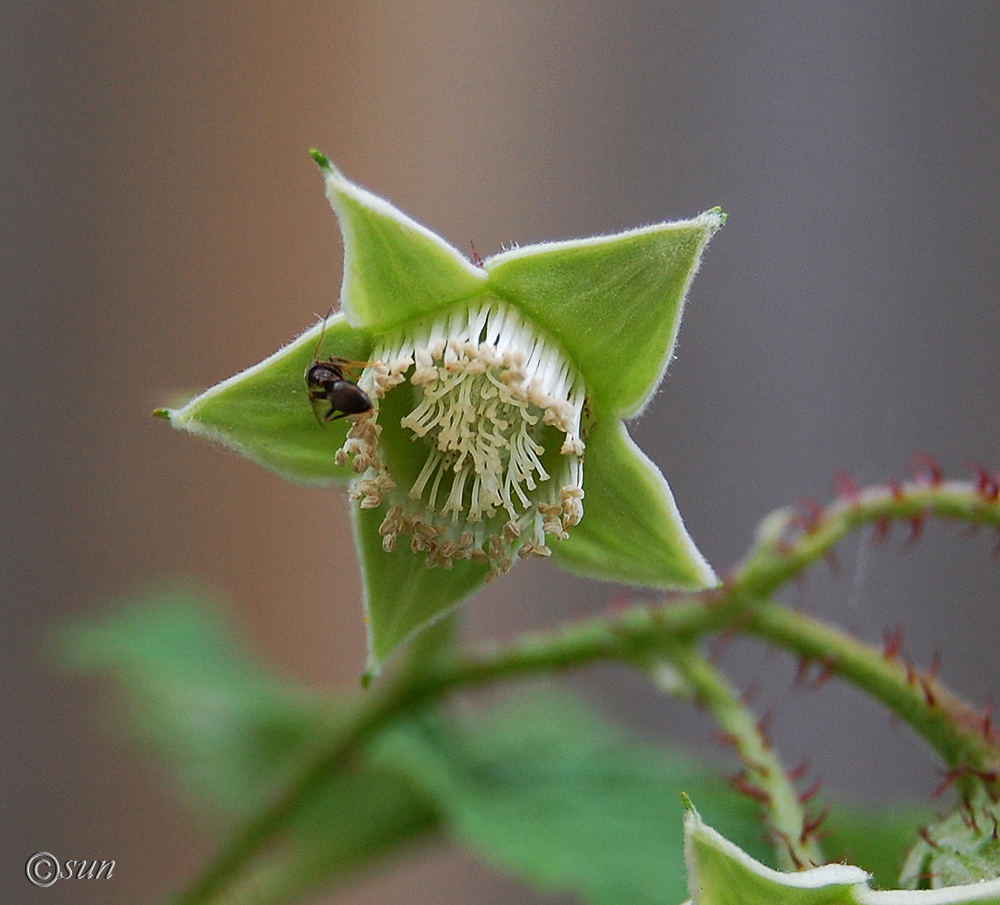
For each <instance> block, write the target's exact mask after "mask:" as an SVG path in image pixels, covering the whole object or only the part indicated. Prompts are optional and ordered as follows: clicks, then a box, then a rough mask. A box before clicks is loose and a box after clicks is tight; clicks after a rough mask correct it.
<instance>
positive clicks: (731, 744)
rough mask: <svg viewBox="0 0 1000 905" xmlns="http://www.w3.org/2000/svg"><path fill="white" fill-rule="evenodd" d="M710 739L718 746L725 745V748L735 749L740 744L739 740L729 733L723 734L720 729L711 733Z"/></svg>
mask: <svg viewBox="0 0 1000 905" xmlns="http://www.w3.org/2000/svg"><path fill="white" fill-rule="evenodd" d="M712 738H714V739H715V740H716V741H717V742H718V743H719V744H720V745H725V746H726V747H727V748H735V747H736V746H737V745H739V743H740V740H739V739H738V738H737V737H736V736H735V735H733V734H732V733H731V732H723V731H722V730H721V729H718V730H716V731H715V732H713V733H712Z"/></svg>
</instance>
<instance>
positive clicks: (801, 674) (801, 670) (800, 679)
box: [792, 657, 812, 688]
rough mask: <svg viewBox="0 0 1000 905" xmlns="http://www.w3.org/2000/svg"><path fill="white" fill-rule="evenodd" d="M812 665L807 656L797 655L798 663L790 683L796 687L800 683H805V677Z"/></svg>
mask: <svg viewBox="0 0 1000 905" xmlns="http://www.w3.org/2000/svg"><path fill="white" fill-rule="evenodd" d="M811 665H812V661H811V660H809V659H808V658H807V657H799V665H798V668H797V669H796V670H795V678H794V679H792V685H793V686H795V687H796V688H797V687H799V686H800V685H805V684H806V678H807V677H808V676H809V667H810V666H811Z"/></svg>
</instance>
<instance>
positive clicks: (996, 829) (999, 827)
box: [983, 808, 1000, 841]
mask: <svg viewBox="0 0 1000 905" xmlns="http://www.w3.org/2000/svg"><path fill="white" fill-rule="evenodd" d="M983 813H984V814H985V815H986V816H987V817H989V818H990V820H992V821H993V839H994V841H995V840H996V839H997V838H998V834H1000V821H998V820H997V815H996V814H994V813H993V812H992V811H991V810H990V809H989V808H983Z"/></svg>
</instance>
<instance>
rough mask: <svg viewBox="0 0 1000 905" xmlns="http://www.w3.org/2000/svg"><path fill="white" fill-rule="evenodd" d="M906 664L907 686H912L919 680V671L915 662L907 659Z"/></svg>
mask: <svg viewBox="0 0 1000 905" xmlns="http://www.w3.org/2000/svg"><path fill="white" fill-rule="evenodd" d="M904 662H905V663H906V684H907V685H912V684H913V683H914V682H915V681H916V680H917V670H916V669H915V668H914V666H913V662H912V661H911V660H910V659H909V657H907V658H906V660H905V661H904Z"/></svg>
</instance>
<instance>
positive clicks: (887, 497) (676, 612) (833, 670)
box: [175, 474, 1000, 905]
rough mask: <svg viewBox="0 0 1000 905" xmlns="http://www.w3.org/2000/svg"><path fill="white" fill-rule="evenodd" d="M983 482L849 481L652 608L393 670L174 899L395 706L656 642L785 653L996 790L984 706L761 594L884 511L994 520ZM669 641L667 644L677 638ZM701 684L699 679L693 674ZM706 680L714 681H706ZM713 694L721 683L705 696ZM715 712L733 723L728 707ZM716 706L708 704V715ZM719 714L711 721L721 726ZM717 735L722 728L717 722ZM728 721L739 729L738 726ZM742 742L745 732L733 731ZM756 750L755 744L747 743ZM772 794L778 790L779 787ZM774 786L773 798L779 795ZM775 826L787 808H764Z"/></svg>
mask: <svg viewBox="0 0 1000 905" xmlns="http://www.w3.org/2000/svg"><path fill="white" fill-rule="evenodd" d="M998 497H1000V492H998V489H997V484H996V482H995V480H994V479H993V478H991V477H988V476H983V475H981V476H980V480H979V482H978V484H975V483H971V482H945V481H943V480H940V479H939V478H938V477H937V476H936V475H934V474H932V475H931V479H930V480H929V481H928V480H924V481H919V480H918V481H917V482H915V483H911V484H902V485H900V484H890V485H887V486H880V487H874V488H868V489H866V490H853V489H852V488H846V490H845V493H844V494H843V495H842V497H841V499H839V500H838V501H837V502H835V503H833V504H832V505H830V506H829V507H826V508H819V507H815V508H814V509H813V510H811V511H810V512H809V513H807V514H805V515H803V514H802V513H798V512H796V511H795V510H792V509H782V510H778V511H777V512H775V513H772V514H771V515H770V516H768V517H767V518H766V519H765V520H764V522H763V523H762V525H761V528H760V529H759V530H758V535H757V542H756V544H755V546H754V548H753V549H752V550H751V551H750V553H749V555H748V556H747V557H746V559H744V561H743V564H742V565H741V566H740V567H739V568H738V569H737V570H736V571H735V572H734V573H733V574H732V575H731V576H730V577H729V578H728V579H727V581H726V582H725V583H724V584H723V586H722V587H720V588H715V589H712V590H709V591H704V592H701V593H698V594H689V595H678V596H674V597H671V598H669V599H668V600H667V601H666V602H665V603H663V604H660V605H658V606H651V605H643V604H639V605H636V606H634V607H632V608H630V609H627V610H623V611H619V612H616V613H615V614H614V615H611V616H605V617H601V618H596V619H590V620H584V621H581V622H578V623H575V624H572V625H569V626H566V627H563V628H559V629H555V630H553V631H550V632H545V633H535V634H531V635H528V636H525V637H524V638H522V639H520V640H519V641H517V642H516V643H514V644H513V645H511V646H509V647H496V648H493V649H492V650H485V651H477V652H467V653H463V652H456V653H454V654H452V655H451V656H449V657H446V658H443V659H442V660H440V661H438V662H437V663H436V664H434V665H433V666H432V667H431V668H429V669H428V670H426V671H423V672H420V671H405V670H404V671H401V672H400V673H398V674H397V675H396V676H394V677H386V679H385V680H383V682H382V683H381V684H380V685H379V686H378V687H377V688H375V689H373V690H372V691H371V692H370V693H369V695H368V697H367V698H366V699H365V701H364V702H363V703H362V704H361V705H360V706H359V707H358V708H357V709H356V710H355V711H354V712H353V713H352V714H351V715H350V716H349V717H348V719H347V721H346V722H345V723H344V724H342V725H341V727H340V729H339V731H338V732H337V733H336V734H335V735H334V737H332V738H331V739H328V740H327V744H326V746H325V748H324V749H323V752H322V754H320V755H319V756H318V757H317V758H316V759H315V760H314V761H313V762H312V764H311V765H310V766H308V767H307V768H306V769H305V770H304V771H303V772H302V773H300V774H299V776H298V777H297V779H296V780H295V781H294V782H293V783H292V784H291V785H290V786H289V787H288V789H287V790H286V791H285V793H284V795H283V796H282V797H281V798H280V799H279V800H277V801H276V802H275V803H273V804H272V805H271V806H270V807H268V808H267V809H266V810H264V811H263V812H262V813H261V814H260V815H258V817H257V818H256V819H255V820H253V822H252V823H250V824H249V825H248V826H247V827H246V828H245V829H244V831H243V833H241V834H240V835H239V836H238V837H237V838H236V839H235V840H234V841H233V843H232V844H231V845H230V846H229V848H227V849H226V850H225V851H223V852H222V853H221V855H220V856H219V857H218V858H217V859H216V861H215V862H214V863H212V864H211V865H210V866H209V869H208V870H207V871H206V873H205V874H203V876H202V877H201V878H200V879H199V880H198V881H197V883H196V884H195V885H193V886H192V887H191V888H190V889H189V890H188V891H187V892H186V893H184V894H183V895H181V896H180V897H179V898H177V899H176V900H175V905H206V903H208V902H210V901H211V900H212V898H213V897H214V896H215V895H216V894H217V893H218V892H220V891H221V890H222V889H223V888H225V887H226V885H227V884H228V883H229V882H230V881H231V880H233V879H234V878H235V877H236V876H237V874H238V873H239V871H240V869H241V868H242V867H243V866H244V865H246V864H248V863H249V862H250V861H251V860H252V859H253V858H254V857H255V856H256V855H257V854H258V853H259V852H260V851H261V850H262V849H263V848H264V847H265V846H266V845H267V844H268V843H269V842H271V841H272V840H274V839H275V837H276V836H277V835H278V834H279V833H280V832H281V830H283V829H284V828H285V827H286V826H287V824H288V822H289V819H290V818H291V817H292V816H293V815H294V814H295V813H296V811H297V809H298V808H299V806H301V805H302V804H303V803H305V802H306V801H308V800H309V797H310V795H311V794H312V793H313V792H314V791H315V790H316V789H317V788H318V787H319V785H320V784H321V783H322V782H324V781H325V780H326V779H327V778H328V777H329V776H330V775H331V774H332V773H334V772H336V771H337V770H338V769H341V768H343V767H344V766H345V765H346V764H347V763H348V762H349V760H350V758H351V755H352V754H353V753H354V752H355V751H356V750H357V748H358V746H359V745H360V744H361V743H362V742H364V741H365V740H366V739H367V738H368V737H370V736H371V735H372V734H374V733H375V732H377V731H378V730H380V729H382V728H383V727H385V726H386V725H388V724H389V723H391V722H392V720H393V719H395V718H397V717H398V716H400V715H401V714H403V713H405V712H407V711H409V710H411V709H413V708H415V707H418V706H421V705H424V704H427V703H429V702H431V701H433V700H436V699H439V698H440V697H442V696H443V695H445V694H446V693H448V692H451V691H454V690H456V689H460V688H471V687H473V686H477V685H481V684H484V683H487V682H496V681H499V680H502V679H509V678H515V677H523V676H529V675H533V674H535V673H538V672H551V671H552V670H557V669H565V668H575V667H580V666H584V665H587V664H590V663H595V662H609V661H618V662H625V663H632V664H636V663H640V664H644V665H647V666H648V663H649V662H650V659H651V658H652V657H654V656H656V655H657V654H658V653H662V652H663V650H664V648H665V647H668V648H670V649H673V650H677V649H682V647H683V645H688V646H689V649H692V648H691V647H690V645H692V644H693V643H694V642H695V641H696V640H697V639H698V638H699V637H702V636H704V635H706V634H709V633H712V632H720V631H725V632H727V633H734V634H745V635H753V636H756V637H759V638H762V639H764V640H765V641H767V642H769V643H771V644H774V645H775V646H777V647H781V648H784V649H786V650H789V651H791V652H793V653H795V654H798V655H799V656H800V657H801V658H802V661H803V663H804V664H805V665H806V666H809V665H810V664H816V665H818V667H819V669H820V670H821V675H824V676H825V675H826V674H830V675H839V676H841V677H842V678H844V679H847V680H848V681H850V682H852V683H854V684H855V685H857V686H858V687H860V688H861V689H862V690H864V691H866V692H868V693H869V694H871V695H872V697H874V698H876V699H877V700H880V701H882V703H884V704H885V705H886V706H887V707H888V708H889V709H890V710H892V711H893V712H894V713H895V714H896V715H897V716H899V717H900V718H901V719H903V720H904V721H906V722H908V723H909V724H910V725H911V726H912V727H913V728H914V729H915V730H916V731H917V732H918V733H919V734H920V735H921V736H923V737H924V738H925V739H926V740H927V741H928V742H929V743H930V744H931V745H932V746H933V747H934V748H935V749H936V750H937V751H938V753H939V754H940V755H941V757H942V759H943V760H944V762H945V764H946V765H947V766H948V767H949V769H950V771H951V775H953V776H955V778H956V782H957V784H958V785H960V786H968V787H971V786H972V785H975V784H976V783H985V784H987V785H992V786H994V789H995V786H996V782H997V774H998V773H1000V734H998V733H997V731H996V729H995V728H994V727H993V725H992V721H991V719H990V717H989V715H988V714H986V715H984V714H981V713H979V712H977V711H976V710H974V709H973V708H972V707H970V706H969V705H968V704H966V703H964V702H963V701H961V700H960V699H959V698H958V697H956V696H955V695H954V694H952V693H951V692H950V691H948V690H947V689H946V688H945V687H944V686H943V685H942V684H941V683H940V682H939V681H938V680H937V678H936V677H934V676H933V675H931V674H930V673H929V672H920V671H918V670H917V669H916V668H915V667H914V666H913V665H912V664H910V663H909V662H908V661H905V660H901V659H900V657H899V652H898V650H895V649H893V648H891V647H890V646H888V645H887V648H886V650H885V651H882V650H880V649H878V648H876V647H874V646H872V645H870V644H867V643H865V642H863V641H860V640H857V639H854V638H851V637H849V636H848V635H846V634H844V633H843V632H841V631H839V630H837V629H835V628H833V627H831V626H828V625H826V624H824V623H822V622H820V621H818V620H816V619H813V618H812V617H809V616H806V615H804V614H802V613H796V612H793V611H791V610H789V609H787V608H786V607H784V606H782V605H781V604H779V603H777V602H776V601H774V600H773V599H771V595H772V594H773V593H774V591H776V590H777V589H778V588H779V587H780V586H781V585H783V584H784V583H786V582H787V581H789V580H790V579H792V578H794V577H795V576H796V575H798V574H800V573H801V572H802V571H803V570H804V569H806V568H807V567H808V566H809V565H811V564H812V563H813V562H815V561H816V560H817V559H819V558H821V557H822V556H824V555H825V554H826V553H828V552H829V551H830V550H831V549H832V548H833V547H834V546H835V545H836V544H837V543H838V542H839V541H840V540H841V539H842V538H843V537H844V536H845V535H846V534H848V533H849V532H850V531H852V530H856V529H857V528H859V527H861V526H863V525H865V524H870V523H874V524H875V525H876V526H877V527H878V528H879V529H880V530H883V529H884V527H885V526H887V525H888V524H889V522H890V520H906V521H909V522H911V524H912V525H913V530H914V531H915V532H916V531H919V528H920V526H921V525H922V524H923V521H924V520H925V519H926V518H927V517H928V516H931V515H934V516H938V517H948V518H955V519H962V520H965V521H969V522H972V523H974V524H987V525H993V526H1000V502H998ZM679 646H680V647H679ZM689 666H690V667H691V668H692V669H695V672H696V673H697V678H698V680H699V681H700V682H701V683H703V685H704V688H706V689H707V688H708V687H709V685H710V684H711V683H712V678H711V676H710V675H708V673H706V672H704V671H698V670H697V669H696V665H695V664H694V661H692V662H691V663H690V664H689ZM717 678H718V677H717ZM712 694H713V695H714V697H713V698H712V700H717V701H719V702H721V701H722V700H723V699H724V694H723V693H722V690H721V688H716V690H715V692H712ZM718 709H720V710H724V711H725V712H724V713H723V714H722V716H721V717H720V721H722V720H723V719H724V720H730V721H735V720H736V713H735V711H733V712H730V711H728V710H726V709H725V708H722V707H721V704H720V706H719V708H718ZM717 716H719V714H718V713H717ZM725 726H726V722H723V727H724V728H725ZM726 731H729V730H726ZM741 731H742V730H741ZM745 742H746V744H748V745H749V744H750V742H749V736H747V738H746V739H745ZM758 753H759V752H758ZM785 794H786V793H785V792H782V793H781V796H784V795H785ZM781 796H779V797H781ZM772 819H773V820H774V822H775V825H776V826H783V824H784V821H786V820H792V821H793V822H794V817H793V816H789V815H788V814H785V813H784V812H782V815H781V816H780V817H779V816H778V815H777V814H776V813H774V811H772Z"/></svg>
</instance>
